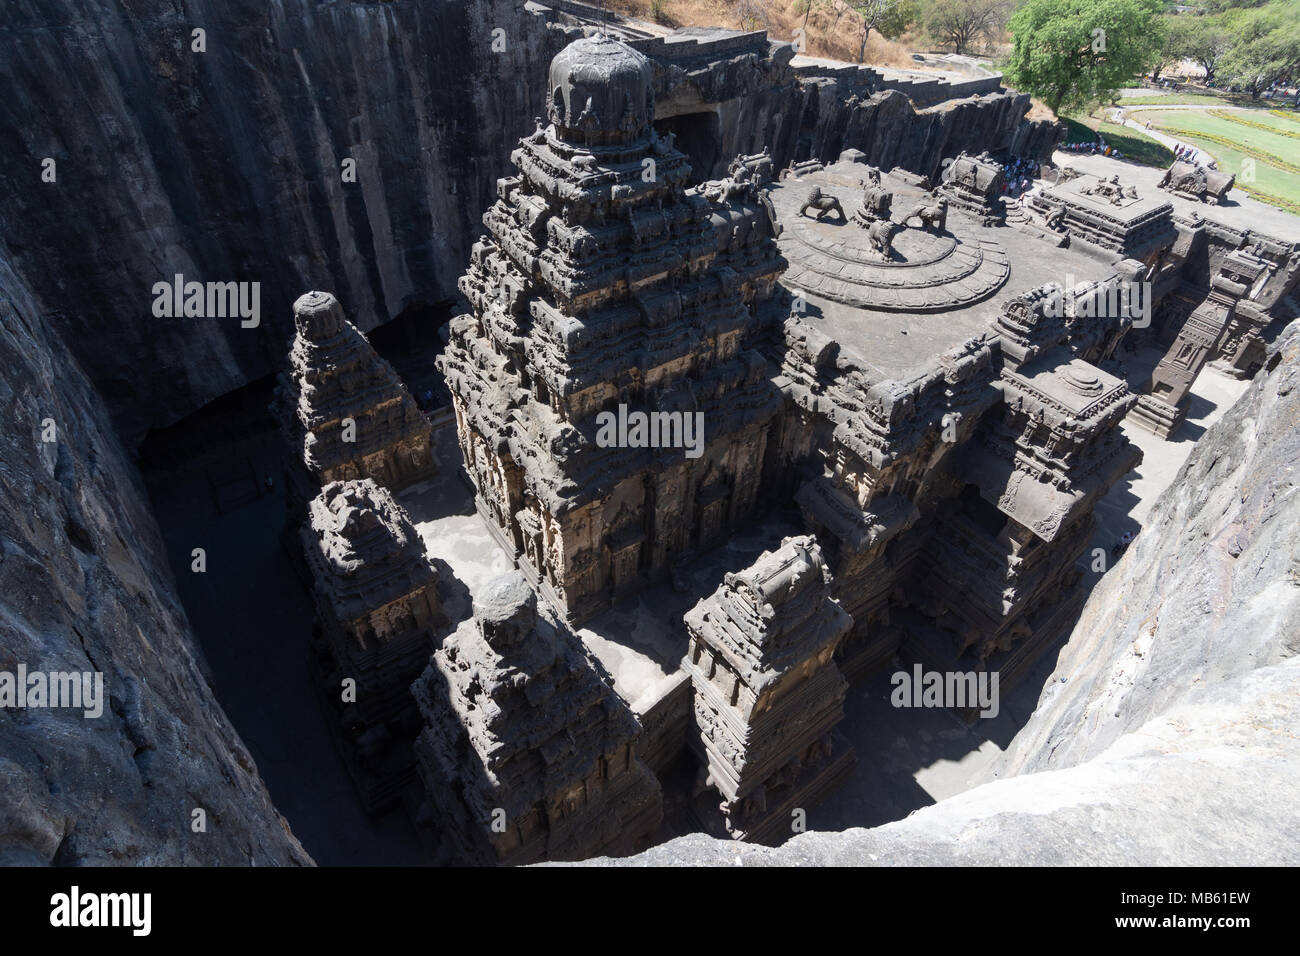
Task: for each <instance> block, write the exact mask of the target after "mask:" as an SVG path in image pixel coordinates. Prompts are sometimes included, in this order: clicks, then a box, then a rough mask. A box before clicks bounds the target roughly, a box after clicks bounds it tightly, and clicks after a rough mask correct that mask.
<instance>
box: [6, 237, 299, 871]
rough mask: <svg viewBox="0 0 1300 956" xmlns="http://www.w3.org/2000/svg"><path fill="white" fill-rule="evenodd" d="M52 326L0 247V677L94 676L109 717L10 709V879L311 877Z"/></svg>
mask: <svg viewBox="0 0 1300 956" xmlns="http://www.w3.org/2000/svg"><path fill="white" fill-rule="evenodd" d="M42 316H43V312H42V308H41V305H40V303H39V301H38V300H37V298H36V297H35V296H34V295H33V294H32V292H31V291H30V289H29V287H28V286H27V284H26V283H25V282H24V281H23V280H22V279H21V278H20V277H19V276H18V275H17V274H16V273H15V272H14V271H13V270H12V269H11V268H10V265H9V259H8V253H7V251H5V250H4V249H3V247H0V368H3V369H4V374H3V375H0V413H2V414H3V417H4V420H5V422H6V423H7V424H6V427H5V428H4V429H3V430H0V462H2V463H3V464H0V671H3V672H6V673H7V674H8V675H9V676H10V679H12V678H13V677H14V676H15V675H16V672H17V670H18V668H19V667H20V666H23V667H25V668H26V669H27V671H28V672H29V674H31V673H34V672H41V673H48V672H61V673H75V674H78V675H79V674H81V673H92V674H93V673H98V674H100V675H102V680H103V683H102V697H100V699H99V701H98V707H99V708H102V709H101V710H100V712H99V713H98V714H97V715H95V716H91V717H87V716H84V714H85V709H86V708H82V709H75V708H72V709H70V708H56V707H23V708H19V707H17V706H14V705H13V704H14V702H9V701H7V702H6V703H5V705H4V706H3V707H0V777H2V778H3V779H4V795H3V798H0V863H4V864H22V865H41V864H55V865H126V866H133V865H141V864H146V865H147V864H159V865H163V864H165V865H194V864H221V865H227V866H239V865H259V866H262V865H294V864H300V865H301V864H310V863H311V859H310V857H308V855H307V854H306V852H305V851H304V850H303V848H302V847H301V845H300V844H299V843H298V841H297V839H296V838H295V837H294V836H293V834H292V833H291V832H290V831H289V827H288V824H287V823H286V822H285V820H284V819H283V818H282V817H281V816H280V814H279V813H277V812H276V810H275V808H274V807H273V806H272V805H271V799H270V796H269V795H268V794H267V791H266V787H265V785H264V784H263V782H262V780H261V778H260V777H259V776H258V772H257V768H256V766H255V765H254V763H253V759H252V757H251V756H250V755H249V752H248V750H247V749H246V748H245V747H244V744H243V743H242V742H241V741H240V739H239V737H238V735H237V734H236V733H235V730H234V728H233V727H232V726H231V724H230V722H229V720H228V719H227V718H226V715H225V713H224V712H223V711H222V709H221V707H220V705H219V704H218V703H217V701H216V699H215V697H214V696H213V692H212V687H211V685H210V684H209V681H208V676H207V672H206V665H205V663H204V661H203V658H202V655H201V652H200V651H199V649H198V646H197V643H196V641H195V638H194V636H193V634H192V633H191V631H190V628H189V624H188V622H187V621H186V618H185V612H184V611H183V610H182V609H181V605H180V601H179V599H178V597H177V595H176V587H175V582H174V581H173V580H172V577H171V574H170V572H169V570H168V565H167V558H166V555H165V553H164V550H163V544H162V540H161V537H160V535H159V533H158V528H157V526H156V525H155V523H154V518H153V515H152V513H151V511H150V508H149V504H148V501H147V498H146V496H145V493H144V488H143V483H142V482H141V481H140V478H139V475H138V473H137V472H136V471H135V468H134V466H133V465H132V464H131V461H130V459H129V458H128V456H127V454H126V452H125V451H124V449H123V448H122V446H121V444H120V443H119V441H118V439H117V437H116V435H115V434H114V432H113V430H112V428H111V426H110V424H109V421H108V417H107V415H106V413H105V409H104V403H103V401H102V400H101V399H100V397H99V396H98V395H97V394H96V393H95V391H94V389H93V388H92V386H91V385H90V383H89V382H88V381H87V378H86V375H85V373H83V372H82V370H81V369H80V367H78V365H77V363H76V362H75V361H74V360H73V359H72V357H71V356H70V355H69V353H68V351H67V350H66V349H65V348H64V346H63V344H62V343H61V342H60V341H59V339H58V337H57V335H55V334H54V333H52V332H51V331H50V329H49V328H48V327H47V325H46V323H45V320H44V318H43V317H42ZM187 561H188V558H187ZM92 687H93V681H92ZM10 689H11V690H12V689H13V688H12V687H11V688H10ZM83 702H85V703H88V702H87V701H83ZM196 810H202V811H203V822H204V824H205V829H204V831H203V832H195V830H194V829H193V827H194V825H195V823H196V821H197V820H198V819H199V818H198V817H196V816H195V815H194V811H196Z"/></svg>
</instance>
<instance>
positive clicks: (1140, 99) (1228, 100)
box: [1115, 90, 1239, 108]
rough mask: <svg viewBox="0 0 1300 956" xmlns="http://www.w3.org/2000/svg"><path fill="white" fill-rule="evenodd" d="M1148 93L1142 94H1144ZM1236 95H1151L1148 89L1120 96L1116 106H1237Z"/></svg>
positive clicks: (1171, 93)
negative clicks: (1135, 93)
mask: <svg viewBox="0 0 1300 956" xmlns="http://www.w3.org/2000/svg"><path fill="white" fill-rule="evenodd" d="M1144 93H1145V94H1147V95H1142V94H1144ZM1238 99H1239V97H1236V96H1215V95H1214V94H1213V93H1173V92H1170V93H1164V94H1156V95H1154V96H1152V95H1150V94H1149V93H1148V92H1147V91H1146V90H1142V91H1139V93H1138V95H1136V96H1120V99H1119V102H1118V103H1116V104H1115V105H1116V106H1122V107H1125V108H1128V107H1130V106H1182V105H1189V106H1225V105H1226V106H1237V105H1239V104H1238V103H1237V100H1238Z"/></svg>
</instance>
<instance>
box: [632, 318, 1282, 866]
mask: <svg viewBox="0 0 1300 956" xmlns="http://www.w3.org/2000/svg"><path fill="white" fill-rule="evenodd" d="M1298 426H1300V322H1293V323H1292V324H1291V326H1290V327H1289V328H1288V329H1287V330H1286V331H1285V332H1284V333H1283V334H1282V335H1281V336H1280V337H1279V339H1278V341H1277V343H1276V344H1275V346H1274V352H1273V353H1272V354H1271V356H1270V359H1269V362H1268V364H1267V365H1266V368H1265V372H1263V373H1261V374H1260V375H1259V376H1258V377H1257V378H1256V380H1255V382H1254V384H1253V385H1252V387H1251V389H1250V391H1248V392H1247V393H1246V394H1245V395H1244V396H1243V397H1242V399H1241V400H1240V401H1239V402H1238V403H1237V404H1236V405H1235V406H1234V407H1233V408H1232V409H1231V410H1230V411H1229V412H1228V413H1227V414H1226V415H1225V416H1224V417H1223V419H1222V420H1220V421H1219V422H1218V423H1217V424H1216V425H1214V426H1213V427H1212V428H1211V429H1210V430H1209V431H1207V432H1206V434H1205V435H1204V436H1203V437H1202V438H1201V439H1200V441H1199V442H1198V444H1197V446H1196V448H1195V450H1193V452H1192V454H1191V456H1190V457H1189V458H1188V460H1187V462H1186V464H1185V465H1184V467H1183V469H1182V471H1181V472H1180V473H1179V475H1178V477H1177V479H1176V480H1175V482H1174V484H1173V485H1172V486H1171V487H1170V488H1169V489H1168V490H1167V491H1166V492H1165V494H1164V495H1163V496H1162V497H1161V498H1160V500H1159V501H1158V502H1157V503H1156V505H1155V507H1154V509H1153V511H1152V513H1151V517H1150V520H1149V522H1148V524H1147V526H1146V528H1144V529H1143V531H1142V533H1141V534H1140V535H1139V536H1138V538H1137V539H1136V541H1135V542H1134V544H1133V545H1132V546H1131V547H1130V548H1129V550H1128V552H1127V553H1126V554H1125V556H1124V558H1123V560H1122V561H1121V562H1120V564H1119V565H1118V566H1117V567H1115V568H1114V569H1113V570H1112V571H1111V572H1110V573H1109V574H1107V575H1106V576H1105V577H1104V578H1103V579H1102V581H1101V582H1100V583H1099V584H1098V586H1097V588H1096V590H1095V591H1094V592H1093V594H1092V595H1091V597H1090V598H1089V600H1088V603H1087V606H1086V607H1085V608H1084V611H1083V613H1082V616H1081V618H1080V620H1079V622H1078V625H1077V626H1076V628H1075V630H1074V632H1073V634H1072V635H1071V638H1070V641H1069V644H1068V645H1067V646H1066V647H1065V649H1064V650H1063V651H1062V652H1061V656H1060V659H1059V661H1058V664H1057V668H1056V671H1055V672H1054V673H1053V675H1052V677H1051V679H1050V681H1049V682H1048V684H1047V685H1046V687H1045V688H1044V691H1043V694H1042V697H1041V699H1040V700H1039V704H1038V708H1037V709H1036V710H1035V712H1034V715H1033V716H1032V717H1031V718H1030V720H1029V723H1028V724H1027V725H1026V726H1025V727H1024V728H1023V729H1022V730H1021V732H1020V733H1019V734H1018V735H1017V736H1016V738H1015V740H1014V741H1012V743H1011V745H1010V747H1009V748H1008V750H1007V752H1006V753H1005V754H1004V755H1003V756H1002V757H1001V758H1000V759H999V761H997V763H996V764H995V765H994V766H993V768H992V769H991V770H990V771H989V774H988V776H989V778H990V779H989V780H988V781H987V782H985V783H984V784H983V785H981V786H978V787H976V788H975V789H972V790H968V791H966V792H965V793H962V794H959V795H958V796H956V797H953V798H951V799H948V800H944V801H941V802H940V803H938V804H935V805H934V806H930V807H926V808H924V809H922V810H919V811H917V812H916V813H914V814H912V815H911V816H909V817H908V818H907V819H905V820H900V821H898V822H896V823H891V824H888V825H886V826H882V827H877V828H875V829H872V830H849V831H846V832H844V833H806V834H801V835H799V836H796V837H794V838H792V839H791V840H789V841H788V842H787V843H786V844H785V845H784V846H782V847H780V848H778V849H775V850H769V849H766V848H763V847H752V846H743V847H742V846H739V845H729V844H726V843H720V842H716V841H712V840H709V839H707V838H705V837H700V836H692V837H687V838H683V839H679V840H675V841H672V842H671V843H668V844H665V845H663V846H661V847H657V848H655V849H653V850H650V851H649V852H647V853H644V854H642V855H640V856H639V857H635V858H633V859H631V860H629V861H625V862H627V863H630V864H634V865H635V864H638V863H641V864H644V863H651V864H655V863H669V862H672V863H698V864H717V863H734V862H736V861H737V859H739V861H740V862H742V863H755V864H763V863H781V864H797V863H805V864H812V863H821V864H827V863H830V864H871V863H880V864H886V863H902V864H913V865H916V864H1001V863H1005V864H1098V865H1116V864H1126V863H1140V864H1152V865H1174V864H1179V865H1183V864H1188V865H1191V864H1200V865H1214V864H1230V865H1246V864H1271V865H1296V864H1297V863H1300V847H1297V846H1296V843H1295V840H1294V839H1293V838H1292V836H1293V835H1294V834H1295V833H1296V832H1300V800H1298V799H1297V798H1298V797H1300V658H1297V656H1296V651H1297V649H1300V544H1298V543H1297V538H1296V529H1297V528H1300V473H1298V469H1300V427H1298ZM993 777H1000V778H1002V779H992V778H993Z"/></svg>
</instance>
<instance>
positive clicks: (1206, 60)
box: [1183, 15, 1234, 83]
mask: <svg viewBox="0 0 1300 956" xmlns="http://www.w3.org/2000/svg"><path fill="white" fill-rule="evenodd" d="M1233 41H1234V37H1233V33H1232V30H1231V29H1230V28H1229V27H1228V25H1227V24H1226V23H1225V21H1224V19H1223V17H1222V16H1210V15H1204V16H1197V17H1192V18H1191V19H1190V20H1189V21H1188V31H1187V34H1186V36H1185V37H1184V38H1183V55H1184V56H1186V57H1188V58H1189V59H1192V60H1195V61H1196V62H1197V63H1199V64H1200V65H1201V68H1202V69H1203V70H1205V82H1206V83H1213V82H1214V74H1215V71H1216V70H1217V69H1218V66H1219V61H1220V60H1221V59H1222V58H1223V56H1224V54H1226V53H1227V52H1228V51H1229V50H1230V49H1232V45H1233Z"/></svg>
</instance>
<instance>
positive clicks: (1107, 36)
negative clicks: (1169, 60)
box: [1006, 0, 1164, 113]
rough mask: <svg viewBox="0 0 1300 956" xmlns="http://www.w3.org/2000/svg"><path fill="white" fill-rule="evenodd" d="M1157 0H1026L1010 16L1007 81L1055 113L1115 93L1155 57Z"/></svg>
mask: <svg viewBox="0 0 1300 956" xmlns="http://www.w3.org/2000/svg"><path fill="white" fill-rule="evenodd" d="M1162 6H1163V4H1162V3H1161V2H1160V0H1025V3H1024V4H1023V5H1022V6H1021V7H1020V9H1018V10H1017V11H1016V13H1015V15H1014V16H1013V17H1012V18H1011V23H1010V29H1011V34H1012V41H1013V46H1012V51H1011V58H1010V61H1009V62H1008V64H1007V71H1006V73H1007V79H1008V81H1009V82H1010V83H1011V84H1012V85H1013V86H1015V87H1017V88H1018V89H1021V90H1024V91H1026V92H1029V93H1032V94H1034V95H1035V96H1037V97H1038V98H1039V99H1041V100H1042V101H1043V102H1044V103H1046V104H1047V105H1048V106H1049V107H1050V108H1051V109H1052V110H1053V111H1054V112H1056V113H1060V112H1061V111H1062V110H1070V111H1074V110H1079V109H1085V108H1087V107H1090V106H1091V105H1093V104H1095V103H1098V102H1103V101H1105V100H1108V99H1110V98H1111V97H1113V96H1114V95H1115V94H1116V93H1117V92H1118V91H1119V90H1120V89H1121V88H1122V87H1123V86H1124V85H1125V84H1127V83H1128V82H1129V81H1131V80H1132V79H1133V77H1135V76H1137V75H1138V74H1140V73H1142V72H1144V71H1145V70H1146V69H1148V68H1149V67H1150V66H1151V65H1152V64H1153V63H1155V62H1156V60H1157V59H1158V58H1159V51H1160V49H1161V47H1162V46H1163V44H1164V34H1163V29H1162V23H1161V17H1160V12H1161V8H1162Z"/></svg>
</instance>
